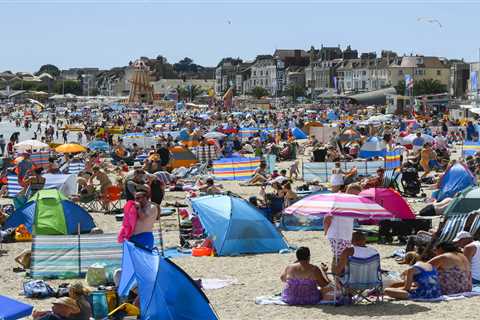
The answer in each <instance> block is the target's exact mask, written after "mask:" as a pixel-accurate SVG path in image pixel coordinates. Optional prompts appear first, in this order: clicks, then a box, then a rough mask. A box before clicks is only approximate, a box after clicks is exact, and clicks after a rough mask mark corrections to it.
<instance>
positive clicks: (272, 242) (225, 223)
mask: <svg viewBox="0 0 480 320" xmlns="http://www.w3.org/2000/svg"><path fill="white" fill-rule="evenodd" d="M191 205H192V209H193V210H194V212H195V213H196V214H197V215H198V216H199V218H200V221H201V222H202V225H203V227H204V228H205V229H206V231H207V233H208V235H209V236H211V237H212V238H213V245H214V247H215V251H216V252H217V255H219V256H228V255H238V254H246V253H268V252H278V251H280V250H282V249H287V248H288V244H287V242H286V241H285V239H284V238H283V237H282V235H281V234H280V233H279V232H278V231H277V230H276V229H275V227H274V226H273V225H272V224H271V223H270V222H269V221H268V220H267V219H266V218H265V217H264V216H263V214H262V213H261V212H260V211H259V210H258V209H257V208H255V207H253V206H252V205H250V204H249V203H248V202H247V201H245V200H243V199H240V198H236V197H231V196H223V195H222V196H205V197H199V198H192V200H191Z"/></svg>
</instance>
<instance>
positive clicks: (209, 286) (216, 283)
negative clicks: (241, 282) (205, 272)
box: [201, 278, 238, 290]
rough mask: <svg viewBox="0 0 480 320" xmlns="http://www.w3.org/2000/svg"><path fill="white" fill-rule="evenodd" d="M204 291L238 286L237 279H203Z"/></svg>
mask: <svg viewBox="0 0 480 320" xmlns="http://www.w3.org/2000/svg"><path fill="white" fill-rule="evenodd" d="M201 280H202V289H205V290H215V289H221V288H225V287H228V286H231V285H234V284H238V280H237V279H233V278H230V279H204V278H202V279H201Z"/></svg>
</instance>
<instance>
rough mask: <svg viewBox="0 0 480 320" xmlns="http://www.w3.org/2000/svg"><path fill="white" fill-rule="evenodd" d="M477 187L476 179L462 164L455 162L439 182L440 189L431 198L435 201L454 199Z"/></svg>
mask: <svg viewBox="0 0 480 320" xmlns="http://www.w3.org/2000/svg"><path fill="white" fill-rule="evenodd" d="M475 185H477V179H476V178H475V176H474V175H473V174H472V173H471V172H470V170H469V169H468V168H467V166H465V165H464V164H462V163H460V162H457V163H455V164H454V165H452V166H451V167H450V168H449V169H448V170H447V172H445V174H444V175H443V177H442V179H441V180H440V187H439V189H438V190H437V191H435V192H434V193H433V194H432V196H433V197H434V198H435V199H437V201H442V200H443V199H445V198H447V197H454V196H456V195H457V193H459V192H461V191H463V190H465V189H467V188H468V187H472V186H475Z"/></svg>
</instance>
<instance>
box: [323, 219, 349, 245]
mask: <svg viewBox="0 0 480 320" xmlns="http://www.w3.org/2000/svg"><path fill="white" fill-rule="evenodd" d="M352 233H353V218H347V217H338V216H333V217H332V223H331V224H330V228H328V231H327V239H337V240H348V241H352Z"/></svg>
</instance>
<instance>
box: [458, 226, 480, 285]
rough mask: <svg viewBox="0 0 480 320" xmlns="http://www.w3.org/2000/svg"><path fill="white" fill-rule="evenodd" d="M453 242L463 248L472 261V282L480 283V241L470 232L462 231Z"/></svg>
mask: <svg viewBox="0 0 480 320" xmlns="http://www.w3.org/2000/svg"><path fill="white" fill-rule="evenodd" d="M453 242H455V244H456V245H458V246H459V247H460V248H463V254H464V255H465V257H466V258H467V259H468V261H470V264H471V270H472V283H473V284H480V241H474V240H473V237H472V235H471V234H470V232H468V231H460V232H459V233H457V235H456V236H455V239H453Z"/></svg>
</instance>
